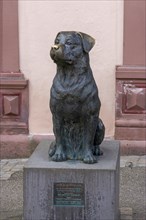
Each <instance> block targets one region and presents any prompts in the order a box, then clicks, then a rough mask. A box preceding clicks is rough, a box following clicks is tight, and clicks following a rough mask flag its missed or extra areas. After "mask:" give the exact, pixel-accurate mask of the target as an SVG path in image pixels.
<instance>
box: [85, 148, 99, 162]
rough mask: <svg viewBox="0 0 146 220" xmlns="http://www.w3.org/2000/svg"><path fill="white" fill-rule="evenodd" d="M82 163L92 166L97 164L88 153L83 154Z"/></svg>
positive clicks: (94, 158) (93, 157)
mask: <svg viewBox="0 0 146 220" xmlns="http://www.w3.org/2000/svg"><path fill="white" fill-rule="evenodd" d="M83 162H84V163H88V164H93V163H97V159H96V157H95V156H94V155H93V154H92V153H91V152H90V151H89V152H87V153H86V154H85V157H84V159H83Z"/></svg>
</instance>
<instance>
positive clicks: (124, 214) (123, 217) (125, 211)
mask: <svg viewBox="0 0 146 220" xmlns="http://www.w3.org/2000/svg"><path fill="white" fill-rule="evenodd" d="M132 215H133V213H132V208H127V207H125V208H124V207H123V208H120V220H132V219H133V218H132Z"/></svg>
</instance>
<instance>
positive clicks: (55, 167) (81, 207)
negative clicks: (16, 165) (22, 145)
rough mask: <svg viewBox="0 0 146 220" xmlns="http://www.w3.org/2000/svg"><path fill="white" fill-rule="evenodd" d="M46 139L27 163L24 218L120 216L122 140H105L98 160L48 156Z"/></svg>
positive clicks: (91, 219) (112, 219)
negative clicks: (84, 160)
mask: <svg viewBox="0 0 146 220" xmlns="http://www.w3.org/2000/svg"><path fill="white" fill-rule="evenodd" d="M49 146H50V142H49V141H42V142H41V143H40V144H39V145H38V147H37V148H36V150H35V151H34V153H33V154H32V156H31V157H30V159H29V160H28V162H27V164H26V165H25V167H24V220H109V219H110V220H118V219H119V143H118V142H117V141H104V142H103V143H102V145H101V149H102V150H103V152H104V155H103V156H100V157H99V160H98V163H96V164H91V165H90V164H84V163H83V162H81V161H66V162H53V161H51V160H48V149H49Z"/></svg>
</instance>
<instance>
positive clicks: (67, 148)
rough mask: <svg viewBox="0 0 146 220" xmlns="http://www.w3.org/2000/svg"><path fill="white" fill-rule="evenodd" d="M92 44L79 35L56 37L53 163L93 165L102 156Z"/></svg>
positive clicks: (51, 100)
mask: <svg viewBox="0 0 146 220" xmlns="http://www.w3.org/2000/svg"><path fill="white" fill-rule="evenodd" d="M94 43H95V40H94V39H93V38H92V37H91V36H89V35H87V34H85V33H81V32H75V31H63V32H60V33H58V34H57V36H56V39H55V45H54V46H53V47H52V48H51V51H50V56H51V58H52V59H53V61H54V62H55V63H56V64H57V74H56V76H55V78H54V80H53V85H52V88H51V96H50V97H51V98H50V109H51V112H52V115H53V131H54V134H55V142H53V143H52V145H51V147H50V150H49V155H50V157H52V160H53V161H65V160H67V159H73V160H83V162H84V163H89V164H92V163H96V162H97V156H98V155H101V154H102V152H101V151H100V148H99V145H100V144H101V142H102V141H103V138H104V132H105V127H104V124H103V122H102V121H101V119H100V118H99V111H100V106H101V103H100V99H99V97H98V89H97V86H96V83H95V80H94V78H93V74H92V70H91V68H90V64H89V51H90V50H91V48H92V47H93V46H94Z"/></svg>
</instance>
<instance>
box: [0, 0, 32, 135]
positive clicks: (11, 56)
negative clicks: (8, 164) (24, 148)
mask: <svg viewBox="0 0 146 220" xmlns="http://www.w3.org/2000/svg"><path fill="white" fill-rule="evenodd" d="M0 33H1V34H0V117H1V121H0V128H1V130H0V133H1V134H7V135H12V134H28V80H26V79H25V78H24V75H23V74H22V73H21V71H20V68H19V26H18V0H13V1H11V0H8V1H6V0H1V1H0Z"/></svg>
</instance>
